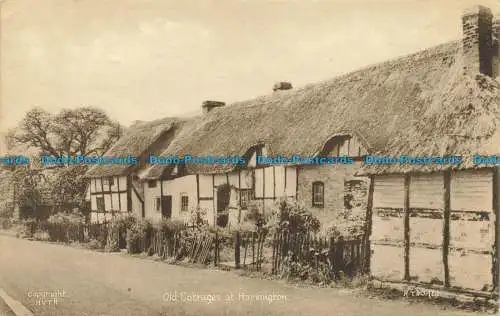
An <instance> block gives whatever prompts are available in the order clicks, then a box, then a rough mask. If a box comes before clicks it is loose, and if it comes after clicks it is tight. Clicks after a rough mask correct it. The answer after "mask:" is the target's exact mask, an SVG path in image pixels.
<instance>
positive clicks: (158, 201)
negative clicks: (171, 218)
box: [154, 197, 161, 212]
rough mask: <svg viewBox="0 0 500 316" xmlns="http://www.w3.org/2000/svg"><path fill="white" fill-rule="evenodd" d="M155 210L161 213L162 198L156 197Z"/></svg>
mask: <svg viewBox="0 0 500 316" xmlns="http://www.w3.org/2000/svg"><path fill="white" fill-rule="evenodd" d="M154 208H155V211H157V212H161V198H160V197H155V199H154Z"/></svg>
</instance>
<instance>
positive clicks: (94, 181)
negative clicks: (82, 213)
mask: <svg viewBox="0 0 500 316" xmlns="http://www.w3.org/2000/svg"><path fill="white" fill-rule="evenodd" d="M110 179H112V180H111V184H110ZM88 196H89V198H90V209H91V221H93V222H98V221H99V222H102V221H104V220H109V219H111V218H112V216H113V214H116V213H118V212H127V210H128V208H127V177H126V176H115V177H103V178H91V179H90V184H89V187H88ZM98 200H101V201H103V204H100V202H98ZM98 203H99V205H98ZM101 205H103V206H104V208H100V207H101Z"/></svg>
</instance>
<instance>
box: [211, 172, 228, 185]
mask: <svg viewBox="0 0 500 316" xmlns="http://www.w3.org/2000/svg"><path fill="white" fill-rule="evenodd" d="M214 183H215V185H216V186H218V185H221V184H226V183H227V177H226V174H216V175H215V176H214Z"/></svg>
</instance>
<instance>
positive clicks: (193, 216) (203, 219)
mask: <svg viewBox="0 0 500 316" xmlns="http://www.w3.org/2000/svg"><path fill="white" fill-rule="evenodd" d="M188 222H189V225H191V226H195V227H203V226H208V220H207V210H206V209H204V208H201V207H199V206H196V207H193V208H191V209H190V212H189V219H188Z"/></svg>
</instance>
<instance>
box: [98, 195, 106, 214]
mask: <svg viewBox="0 0 500 316" xmlns="http://www.w3.org/2000/svg"><path fill="white" fill-rule="evenodd" d="M96 204H97V210H98V211H100V212H104V197H103V196H98V197H97V198H96Z"/></svg>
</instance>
